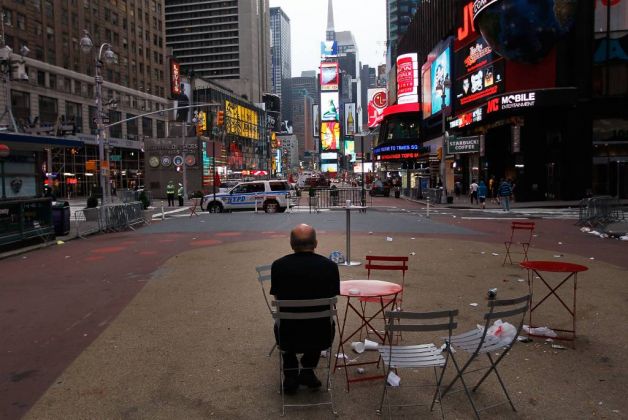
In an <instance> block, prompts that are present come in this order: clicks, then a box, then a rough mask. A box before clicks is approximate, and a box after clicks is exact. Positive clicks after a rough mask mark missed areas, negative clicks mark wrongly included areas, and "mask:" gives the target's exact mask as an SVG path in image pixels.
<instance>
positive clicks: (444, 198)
mask: <svg viewBox="0 0 628 420" xmlns="http://www.w3.org/2000/svg"><path fill="white" fill-rule="evenodd" d="M446 97H447V95H446V94H445V88H444V87H443V94H442V95H441V99H442V102H441V108H440V112H441V114H442V117H443V118H442V133H443V149H442V150H443V153H442V155H441V161H440V168H441V176H440V178H441V179H440V180H441V183H442V185H443V194H442V195H441V203H442V204H447V144H446V139H445V98H446Z"/></svg>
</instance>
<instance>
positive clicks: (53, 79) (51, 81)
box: [48, 74, 57, 89]
mask: <svg viewBox="0 0 628 420" xmlns="http://www.w3.org/2000/svg"><path fill="white" fill-rule="evenodd" d="M48 87H49V88H50V89H56V88H57V76H56V75H55V74H49V75H48Z"/></svg>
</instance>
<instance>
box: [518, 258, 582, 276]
mask: <svg viewBox="0 0 628 420" xmlns="http://www.w3.org/2000/svg"><path fill="white" fill-rule="evenodd" d="M519 265H521V267H523V268H527V269H531V270H538V271H550V272H556V273H578V272H580V271H587V270H588V269H589V267H585V266H584V265H580V264H572V263H568V262H562V261H524V262H522V263H520V264H519Z"/></svg>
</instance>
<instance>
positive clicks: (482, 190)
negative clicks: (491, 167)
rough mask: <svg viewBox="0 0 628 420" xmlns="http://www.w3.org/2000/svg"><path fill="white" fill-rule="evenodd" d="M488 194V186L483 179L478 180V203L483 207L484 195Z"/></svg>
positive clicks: (484, 205) (484, 206) (484, 203)
mask: <svg viewBox="0 0 628 420" xmlns="http://www.w3.org/2000/svg"><path fill="white" fill-rule="evenodd" d="M487 194H488V187H487V186H486V184H485V183H484V181H483V180H480V184H479V185H478V199H479V200H480V205H481V206H482V208H483V209H485V208H486V195H487Z"/></svg>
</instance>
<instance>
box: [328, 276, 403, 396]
mask: <svg viewBox="0 0 628 420" xmlns="http://www.w3.org/2000/svg"><path fill="white" fill-rule="evenodd" d="M402 289H403V288H402V287H401V286H400V285H399V284H396V283H390V282H387V281H381V280H346V281H341V282H340V295H341V296H346V298H347V306H346V308H345V314H344V317H343V320H342V325H340V331H339V343H338V352H337V353H338V354H341V353H342V354H343V355H346V353H345V350H344V345H345V344H346V343H347V342H349V340H351V338H353V336H355V335H356V334H357V333H359V332H360V331H361V330H362V328H365V327H366V328H370V329H372V330H373V331H374V332H375V335H377V337H378V338H379V340H380V341H381V343H384V342H385V336H384V335H382V334H381V333H380V332H379V331H378V330H377V328H374V327H373V326H372V325H371V321H373V319H375V317H377V316H379V315H380V314H382V315H383V314H384V311H385V310H386V309H387V308H394V304H395V301H396V299H397V295H398V294H399V292H401V291H402ZM391 296H392V299H390V298H388V299H384V297H391ZM366 297H369V298H379V303H380V308H379V310H377V312H375V313H374V314H372V315H363V314H362V311H361V308H360V307H359V306H358V307H357V308H356V307H355V306H354V305H353V303H352V299H357V300H358V301H359V299H360V298H366ZM349 309H351V311H353V313H355V314H356V315H357V316H358V318H359V319H360V326H359V327H358V328H356V329H355V331H353V332H352V333H350V334H349V333H346V332H345V326H346V323H347V315H348V313H349ZM341 360H342V361H341V362H339V361H338V357H336V361H335V362H334V372H336V369H338V368H344V371H345V378H346V379H347V391H349V384H350V383H351V382H361V381H368V380H371V379H381V378H383V375H369V376H360V377H358V378H349V372H348V370H347V359H346V358H344V357H343V358H341ZM370 364H379V357H378V360H377V361H371V362H360V363H351V364H350V365H349V366H350V367H353V366H361V365H370Z"/></svg>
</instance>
